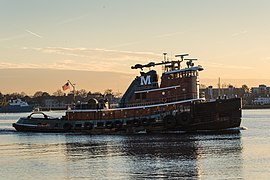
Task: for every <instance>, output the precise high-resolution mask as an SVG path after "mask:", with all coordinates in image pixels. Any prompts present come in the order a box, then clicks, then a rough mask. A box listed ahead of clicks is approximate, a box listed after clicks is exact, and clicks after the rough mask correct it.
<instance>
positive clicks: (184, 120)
mask: <svg viewBox="0 0 270 180" xmlns="http://www.w3.org/2000/svg"><path fill="white" fill-rule="evenodd" d="M190 123H191V115H190V113H188V112H183V113H180V114H178V115H177V124H179V125H182V126H187V125H189V124H190Z"/></svg>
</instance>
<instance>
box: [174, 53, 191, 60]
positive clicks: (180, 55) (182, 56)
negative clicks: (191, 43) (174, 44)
mask: <svg viewBox="0 0 270 180" xmlns="http://www.w3.org/2000/svg"><path fill="white" fill-rule="evenodd" d="M188 55H189V54H176V55H175V57H181V60H182V61H183V60H184V57H185V56H188Z"/></svg>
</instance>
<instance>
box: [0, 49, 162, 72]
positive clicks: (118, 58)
mask: <svg viewBox="0 0 270 180" xmlns="http://www.w3.org/2000/svg"><path fill="white" fill-rule="evenodd" d="M21 49H22V50H25V51H37V52H40V53H42V54H45V55H46V54H50V61H51V60H52V59H55V60H53V61H52V62H49V61H46V63H40V62H36V63H7V62H4V61H2V62H1V63H0V69H15V68H32V69H58V70H81V71H108V72H121V73H127V74H134V73H137V71H135V70H134V71H131V70H130V67H131V66H132V65H135V64H138V63H142V64H146V63H148V62H150V61H157V60H158V61H159V60H162V54H155V53H152V52H133V51H119V50H111V49H98V48H64V47H46V48H28V47H22V48H21ZM51 55H55V56H51ZM40 56H43V55H40ZM43 59H44V57H43ZM43 62H44V61H43Z"/></svg>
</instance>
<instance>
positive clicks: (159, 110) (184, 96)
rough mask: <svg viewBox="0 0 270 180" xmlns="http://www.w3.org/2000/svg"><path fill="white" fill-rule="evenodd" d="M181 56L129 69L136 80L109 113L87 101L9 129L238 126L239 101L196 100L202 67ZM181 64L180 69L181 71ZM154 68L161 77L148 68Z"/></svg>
mask: <svg viewBox="0 0 270 180" xmlns="http://www.w3.org/2000/svg"><path fill="white" fill-rule="evenodd" d="M187 55H188V54H183V55H176V56H175V57H176V60H168V59H167V54H166V53H164V60H163V61H161V62H158V63H155V62H150V63H148V64H145V65H142V64H136V65H135V66H132V67H131V69H135V70H140V75H139V76H137V77H136V78H135V79H134V80H133V81H132V82H131V84H130V86H129V87H128V88H127V90H126V92H125V93H124V95H123V97H122V98H121V100H120V102H119V104H118V106H117V107H115V108H109V106H108V105H106V104H109V103H110V102H106V100H102V101H98V100H97V99H89V101H88V102H87V103H81V104H77V105H76V108H75V109H70V110H67V111H66V112H65V115H64V116H62V117H61V118H48V117H46V116H45V115H44V116H43V117H40V118H33V117H32V116H33V115H34V114H32V115H30V116H28V117H22V118H20V119H19V120H18V122H16V123H14V124H13V127H14V128H15V129H16V130H17V131H36V132H81V133H89V134H135V133H142V132H143V133H178V132H181V133H182V132H196V131H219V130H225V129H230V128H237V127H240V124H241V116H242V108H241V99H240V98H233V99H217V100H215V101H211V102H207V101H205V99H204V98H200V97H199V72H200V71H202V70H203V67H202V66H200V65H197V66H195V65H194V61H195V60H196V59H187V58H185V56H187ZM184 61H186V67H184V68H182V64H181V63H183V62H184ZM160 66H161V67H162V76H161V78H159V77H158V74H157V71H156V70H153V69H152V68H154V67H160ZM145 69H147V71H146V72H145V71H144V70H145ZM148 69H149V70H148Z"/></svg>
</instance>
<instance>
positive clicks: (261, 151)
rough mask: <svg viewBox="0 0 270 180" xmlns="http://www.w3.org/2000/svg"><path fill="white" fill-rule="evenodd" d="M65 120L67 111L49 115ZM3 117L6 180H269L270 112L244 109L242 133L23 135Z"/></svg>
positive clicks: (11, 117)
mask: <svg viewBox="0 0 270 180" xmlns="http://www.w3.org/2000/svg"><path fill="white" fill-rule="evenodd" d="M48 114H49V115H52V116H56V117H60V116H62V115H63V114H64V112H61V111H59V112H49V113H48ZM27 115H29V113H22V114H0V166H1V167H0V179H9V180H11V179H14V180H15V179H16V180H17V179H27V180H30V179H54V180H56V179H66V180H72V179H268V178H269V177H270V137H269V135H270V134H269V132H270V131H269V127H270V126H269V125H270V110H268V109H265V110H244V111H243V121H242V126H245V127H247V128H248V130H243V131H241V132H240V133H207V134H169V135H149V134H138V135H129V136H123V135H121V136H120V135H79V134H71V133H68V134H60V133H53V134H46V133H19V132H16V131H15V130H14V129H13V128H12V127H11V124H12V123H13V122H16V121H17V119H18V118H19V117H21V116H27Z"/></svg>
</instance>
